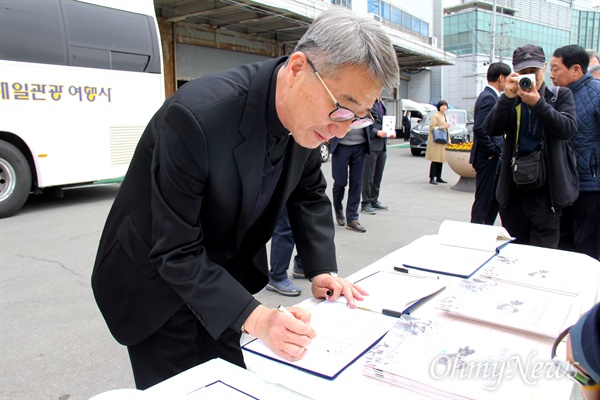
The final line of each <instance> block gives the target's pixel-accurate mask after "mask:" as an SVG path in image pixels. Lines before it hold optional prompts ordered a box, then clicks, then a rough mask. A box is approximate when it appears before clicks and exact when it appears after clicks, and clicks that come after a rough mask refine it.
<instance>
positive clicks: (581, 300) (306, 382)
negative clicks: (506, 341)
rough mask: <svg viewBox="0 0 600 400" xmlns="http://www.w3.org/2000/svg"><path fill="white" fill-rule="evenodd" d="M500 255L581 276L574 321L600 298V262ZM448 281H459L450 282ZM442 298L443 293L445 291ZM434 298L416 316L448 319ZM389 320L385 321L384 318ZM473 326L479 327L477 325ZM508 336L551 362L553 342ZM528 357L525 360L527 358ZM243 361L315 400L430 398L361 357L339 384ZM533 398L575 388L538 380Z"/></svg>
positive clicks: (383, 266) (385, 261)
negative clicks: (382, 376) (376, 373)
mask: <svg viewBox="0 0 600 400" xmlns="http://www.w3.org/2000/svg"><path fill="white" fill-rule="evenodd" d="M402 253H403V249H399V250H397V251H395V252H393V253H391V254H389V255H387V256H385V257H383V258H382V259H380V260H378V261H377V262H375V263H373V264H371V265H369V266H368V267H365V268H363V269H362V270H360V271H358V272H356V273H355V274H352V275H351V276H349V277H348V279H349V280H351V281H353V282H354V281H357V280H359V279H361V278H363V277H365V276H368V275H370V274H372V273H374V272H377V271H379V270H391V269H392V268H393V265H399V263H401V261H398V260H401V259H402ZM501 254H502V255H503V256H507V257H516V258H519V259H521V260H527V259H535V258H544V259H545V260H547V262H549V263H552V264H553V265H560V266H563V267H564V268H569V269H571V270H573V273H574V274H577V275H579V276H581V279H580V282H581V289H580V293H579V295H578V296H577V298H576V299H575V302H574V303H575V304H576V305H579V306H575V307H573V309H572V314H573V315H572V316H571V318H570V319H571V320H576V319H577V318H578V317H579V316H580V315H581V314H582V313H583V312H585V311H586V310H588V309H589V308H591V307H592V306H593V305H594V304H595V303H596V302H598V299H599V284H600V262H598V261H596V260H594V259H592V258H591V257H588V256H586V255H583V254H578V253H572V252H565V251H560V250H552V249H544V248H539V247H532V246H523V245H516V244H509V245H507V246H506V247H505V248H504V249H503V250H502V251H501ZM449 279H450V280H452V279H455V278H449ZM442 293H443V292H442ZM434 301H435V299H432V300H430V301H429V302H427V303H425V304H423V305H422V306H420V307H419V308H418V309H417V310H415V311H414V312H412V315H413V316H416V317H427V318H431V319H435V318H440V319H443V318H448V317H447V316H446V315H445V313H444V312H442V311H440V310H437V309H435V308H434V307H433V306H432V304H434ZM319 302H320V300H316V299H308V300H305V301H303V302H301V303H300V304H299V306H301V307H303V308H306V309H310V308H311V307H313V306H315V305H316V304H318V303H319ZM386 318H387V317H386ZM473 323H475V322H473ZM508 334H509V335H514V340H519V338H529V339H532V340H534V341H535V343H537V347H536V348H535V349H531V350H532V351H537V352H538V353H539V354H542V355H545V354H547V355H548V357H549V355H550V347H551V345H552V342H553V340H552V339H548V338H544V337H541V336H536V335H528V334H525V333H521V332H516V331H508ZM523 357H524V358H526V357H527V355H523ZM244 359H245V362H246V365H247V368H248V370H250V371H253V372H255V373H256V374H257V375H258V376H259V377H261V378H262V379H264V380H267V381H270V382H275V383H278V384H281V385H283V386H285V387H287V388H289V389H290V390H292V391H295V392H297V393H300V394H302V395H305V396H307V397H309V398H313V399H326V400H330V399H332V398H342V397H346V398H373V396H374V395H375V396H376V397H377V398H394V399H404V398H405V399H414V398H427V397H423V396H421V397H420V396H419V395H418V394H415V393H413V392H409V391H407V390H405V389H403V388H400V387H397V386H394V385H391V384H388V383H385V382H382V381H379V380H376V379H373V378H369V377H366V376H364V375H363V373H362V368H363V362H362V360H361V359H360V358H359V359H358V360H356V361H355V362H354V363H353V364H352V365H350V366H349V367H348V368H347V369H345V370H344V371H343V372H342V373H341V374H340V375H339V376H338V377H337V378H336V379H335V380H333V381H330V380H326V379H323V378H320V377H317V376H314V375H312V374H308V373H305V372H302V371H300V370H298V369H296V368H293V367H290V366H287V365H285V364H282V363H278V362H275V361H271V360H269V359H267V358H264V357H261V356H258V355H256V354H253V353H249V352H246V351H244ZM537 389H538V390H539V391H538V392H537V393H536V396H535V398H537V399H563V400H565V399H569V398H570V396H571V393H572V389H573V384H572V383H571V381H569V380H568V379H567V378H563V379H553V380H543V379H542V380H538V381H537ZM497 395H498V397H497V398H498V399H503V398H519V396H518V394H515V393H506V392H502V387H500V388H499V389H498V390H497Z"/></svg>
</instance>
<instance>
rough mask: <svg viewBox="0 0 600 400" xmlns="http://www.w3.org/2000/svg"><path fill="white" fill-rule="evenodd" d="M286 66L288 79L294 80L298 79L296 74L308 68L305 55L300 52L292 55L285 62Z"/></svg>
mask: <svg viewBox="0 0 600 400" xmlns="http://www.w3.org/2000/svg"><path fill="white" fill-rule="evenodd" d="M287 64H288V67H287V68H288V79H292V80H295V79H297V78H298V74H300V72H301V71H303V70H305V69H306V67H307V66H308V61H307V59H306V55H305V54H304V53H302V52H301V51H297V52H295V53H293V54H292V55H291V56H290V58H288V61H287Z"/></svg>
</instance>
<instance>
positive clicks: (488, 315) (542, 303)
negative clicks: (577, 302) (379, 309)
mask: <svg viewBox="0 0 600 400" xmlns="http://www.w3.org/2000/svg"><path fill="white" fill-rule="evenodd" d="M573 300H574V298H573V297H572V296H566V295H562V294H559V293H553V292H549V291H544V290H538V289H534V288H528V287H523V286H517V285H512V284H509V283H504V282H498V281H493V280H488V279H480V278H472V279H468V280H467V279H463V280H461V281H460V282H458V283H457V284H456V285H453V286H450V287H449V288H448V289H447V291H446V292H445V293H444V296H442V297H441V298H440V300H439V303H438V304H437V307H438V308H440V309H442V310H445V311H447V312H448V313H449V315H452V316H457V317H462V318H468V319H473V320H477V321H482V322H487V323H489V324H493V325H499V326H504V327H507V328H512V329H517V330H522V331H526V332H530V333H535V334H538V335H543V336H547V337H550V338H555V337H557V336H558V334H559V333H560V332H561V331H562V330H563V329H564V327H565V326H566V325H567V318H568V317H569V314H570V311H571V306H572V305H573V304H574V301H573ZM573 322H574V321H573Z"/></svg>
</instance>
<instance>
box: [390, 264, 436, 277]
mask: <svg viewBox="0 0 600 400" xmlns="http://www.w3.org/2000/svg"><path fill="white" fill-rule="evenodd" d="M404 267H408V265H406V264H402V267H394V271H398V272H402V273H403V274H408V275H411V276H418V277H420V278H429V279H440V277H439V276H438V275H430V274H427V273H423V272H419V271H415V270H414V269H408V268H404Z"/></svg>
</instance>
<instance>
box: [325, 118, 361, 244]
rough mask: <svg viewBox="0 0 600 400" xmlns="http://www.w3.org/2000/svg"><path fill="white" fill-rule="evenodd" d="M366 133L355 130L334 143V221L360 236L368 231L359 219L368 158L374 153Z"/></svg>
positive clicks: (332, 157) (332, 171) (336, 139)
mask: <svg viewBox="0 0 600 400" xmlns="http://www.w3.org/2000/svg"><path fill="white" fill-rule="evenodd" d="M366 130H367V129H366V128H365V129H353V130H351V131H350V132H348V134H347V135H346V136H344V137H343V138H341V139H340V138H337V137H334V138H333V139H332V140H331V176H332V177H333V189H332V195H333V196H332V197H333V198H332V200H333V209H334V210H335V218H336V220H337V223H338V224H339V225H340V226H344V225H346V229H350V230H352V231H355V232H360V233H365V232H366V231H367V228H365V227H364V226H362V225H361V223H360V221H359V220H358V206H359V205H360V192H361V189H362V177H363V172H364V169H365V156H366V155H367V154H369V152H370V151H371V140H370V138H369V135H368V134H367V132H366ZM346 186H348V198H347V200H346V213H345V215H346V216H345V217H344V205H343V200H344V195H345V194H346ZM346 220H347V221H348V223H346Z"/></svg>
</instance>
